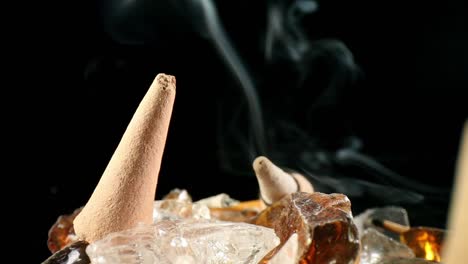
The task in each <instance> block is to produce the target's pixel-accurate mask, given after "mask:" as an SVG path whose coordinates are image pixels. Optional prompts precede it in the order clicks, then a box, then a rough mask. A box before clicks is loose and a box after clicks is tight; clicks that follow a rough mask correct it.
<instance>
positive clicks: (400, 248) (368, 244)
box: [360, 228, 414, 264]
mask: <svg viewBox="0 0 468 264" xmlns="http://www.w3.org/2000/svg"><path fill="white" fill-rule="evenodd" d="M395 257H400V258H414V253H413V251H411V249H410V248H409V247H407V246H406V245H404V244H402V243H400V242H398V241H395V240H393V239H392V238H390V237H387V236H386V235H384V234H382V233H380V232H379V231H377V230H375V229H373V228H369V229H366V231H364V234H363V236H362V237H361V254H360V259H361V262H360V264H379V263H381V261H382V260H384V259H388V258H395Z"/></svg>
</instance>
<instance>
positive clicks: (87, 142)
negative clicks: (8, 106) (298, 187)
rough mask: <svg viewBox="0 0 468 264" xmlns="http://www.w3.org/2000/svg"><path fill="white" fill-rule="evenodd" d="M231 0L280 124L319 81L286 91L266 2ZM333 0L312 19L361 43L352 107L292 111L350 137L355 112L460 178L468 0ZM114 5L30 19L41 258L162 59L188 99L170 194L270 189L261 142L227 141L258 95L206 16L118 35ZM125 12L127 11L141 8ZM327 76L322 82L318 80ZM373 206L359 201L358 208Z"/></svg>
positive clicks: (395, 145) (420, 161) (387, 157)
mask: <svg viewBox="0 0 468 264" xmlns="http://www.w3.org/2000/svg"><path fill="white" fill-rule="evenodd" d="M217 2H218V5H219V6H218V8H219V12H220V16H221V21H222V22H223V24H224V25H225V27H226V30H227V33H228V35H229V36H230V37H231V40H232V42H233V44H234V45H235V47H236V48H237V49H238V51H239V53H240V54H241V57H242V59H244V60H245V62H246V65H247V67H248V69H249V70H250V72H252V74H253V76H255V82H256V83H257V84H258V87H259V88H258V89H259V93H260V94H261V95H262V98H261V102H262V105H263V106H264V109H265V112H266V113H265V116H267V118H269V120H270V121H269V122H270V123H274V120H275V116H276V115H279V116H281V117H282V118H286V119H287V117H289V115H281V113H284V112H287V109H289V107H291V105H293V106H294V107H295V108H294V109H295V110H294V111H297V112H301V108H302V107H304V109H306V108H307V107H309V105H308V103H309V102H310V104H313V102H314V100H315V98H316V97H317V96H316V93H317V91H316V90H314V89H315V88H314V87H309V88H308V89H309V90H308V91H309V92H308V93H305V94H301V96H300V97H301V98H299V99H297V98H296V99H297V100H299V101H298V103H294V102H293V103H292V104H291V102H282V98H286V97H287V96H285V95H287V94H288V91H289V89H290V90H291V93H296V92H295V91H294V90H293V89H292V88H290V87H288V82H289V80H288V79H287V76H289V75H288V74H285V79H282V78H281V74H282V73H283V72H286V73H288V72H289V70H288V65H289V64H287V63H284V64H281V63H280V64H279V66H278V65H277V66H276V68H275V69H272V68H271V66H270V65H268V64H267V63H265V61H264V57H263V52H264V48H263V47H264V44H263V42H264V35H265V27H266V23H265V20H266V15H265V12H266V10H265V8H266V3H264V2H261V3H257V4H252V3H249V2H251V1H231V2H229V1H228V3H219V2H220V1H217ZM224 2H225V1H224ZM322 2H323V3H322ZM322 2H320V5H319V10H318V11H317V12H316V13H315V14H312V15H310V16H307V17H305V19H304V21H303V25H304V27H305V30H306V32H307V34H308V37H309V38H311V39H313V40H317V39H323V38H335V39H339V40H342V41H343V43H344V44H346V46H347V47H348V49H349V50H350V51H351V52H352V53H353V54H354V59H355V62H356V63H357V65H358V66H359V68H360V74H359V78H357V80H356V82H354V83H353V84H352V85H349V86H347V88H346V91H347V92H346V97H345V99H344V100H343V104H344V105H345V106H346V107H345V108H344V109H345V111H344V112H346V113H347V114H346V115H338V118H337V119H335V118H336V117H337V115H336V113H335V112H334V111H333V110H331V111H330V110H329V109H328V110H326V111H323V112H321V111H317V112H315V113H314V116H315V117H314V118H315V119H313V120H318V121H317V125H315V124H314V125H313V126H312V127H314V126H315V127H316V128H311V126H310V123H308V122H309V121H308V120H310V119H306V118H303V117H302V116H301V115H300V114H299V115H294V118H293V119H291V120H292V121H290V123H292V124H294V126H297V127H302V128H304V130H305V131H308V132H309V133H310V134H311V137H314V136H316V135H315V134H314V131H319V130H320V127H321V126H323V127H326V129H325V130H324V131H323V133H322V134H326V135H325V138H326V139H327V140H328V141H330V142H338V143H339V142H342V141H343V137H346V136H347V135H343V134H346V133H348V130H346V133H344V132H343V133H342V130H341V128H342V127H343V124H346V127H347V128H349V127H351V128H352V129H351V130H349V131H352V132H349V134H350V135H351V134H352V136H354V137H357V138H359V139H360V140H361V142H362V145H363V148H362V149H361V150H362V152H364V153H366V154H367V155H369V156H371V157H373V158H375V159H377V160H378V161H379V162H381V163H383V164H384V165H386V166H387V167H389V168H391V169H392V170H393V171H396V172H398V173H399V174H401V175H404V176H405V177H408V178H412V179H414V180H417V181H420V182H424V183H426V184H429V185H432V186H436V187H440V188H446V189H450V188H451V183H452V177H453V168H454V162H455V158H456V151H457V147H458V145H457V144H458V138H459V135H460V129H461V127H462V122H463V119H464V118H465V117H466V102H467V97H466V89H467V87H468V74H467V71H468V50H467V47H468V41H467V40H468V36H467V34H468V27H467V21H466V17H468V16H467V9H466V4H464V3H461V2H463V1H459V2H460V3H459V2H456V1H443V2H437V3H434V4H430V3H429V2H427V1H416V2H414V1H413V3H411V4H409V3H407V2H408V1H399V2H398V1H397V2H395V1H393V2H388V3H382V2H378V3H377V2H375V1H345V2H346V3H342V1H322ZM107 8H108V7H107V5H106V4H103V3H98V2H90V1H75V3H72V2H67V3H65V4H59V5H57V6H54V8H53V9H52V8H50V9H49V8H41V9H38V10H40V11H37V12H35V15H34V16H33V17H34V19H31V20H33V21H31V25H30V27H29V28H28V29H29V30H28V31H27V36H26V38H27V40H25V43H26V45H25V48H24V50H25V51H24V52H25V53H27V54H31V57H29V58H28V59H26V60H25V61H24V62H23V63H22V64H21V66H20V67H21V69H22V72H23V73H25V74H23V75H22V77H20V78H18V79H17V80H16V83H17V84H19V85H18V87H19V89H21V90H20V93H23V91H24V93H27V96H25V97H26V99H24V100H23V101H22V103H24V104H25V105H28V106H31V109H30V111H29V114H28V116H27V119H28V120H31V122H32V124H28V125H27V126H26V127H27V128H28V129H27V132H26V134H27V137H26V138H27V139H26V142H27V145H28V149H30V151H28V152H27V163H28V164H30V165H28V166H25V168H24V170H23V169H22V170H21V171H23V172H24V173H25V174H26V175H25V176H26V177H27V180H28V181H30V182H31V184H29V185H30V186H31V187H32V188H33V189H34V190H33V192H32V193H33V195H34V196H33V200H34V203H35V205H36V206H37V208H38V209H39V210H40V211H41V213H40V214H38V215H36V216H35V220H34V223H33V225H32V227H31V228H32V230H33V231H32V232H33V236H32V239H33V241H32V243H33V248H34V251H33V252H34V254H31V257H32V258H33V259H34V260H33V261H36V262H38V261H42V260H44V259H45V258H46V257H47V256H48V255H49V253H48V251H47V248H46V240H47V231H48V228H49V227H50V226H51V225H52V224H53V222H54V221H55V219H56V217H57V216H58V215H60V214H65V213H70V212H72V210H73V209H75V208H77V207H79V206H81V205H83V204H84V203H86V201H87V198H88V197H89V195H90V194H91V192H92V190H93V188H94V186H95V184H96V183H97V181H98V180H99V177H100V175H101V173H102V172H103V170H104V169H105V166H106V164H107V162H108V160H109V159H110V157H111V155H112V153H113V151H114V149H115V147H116V146H117V144H118V142H119V139H120V137H121V135H122V133H123V132H124V130H125V127H126V125H127V123H128V121H129V120H130V118H131V116H132V115H133V112H134V110H135V109H136V107H137V105H138V103H139V101H140V99H141V98H142V97H143V95H144V93H145V91H146V90H147V88H148V87H149V85H150V83H151V81H152V79H153V78H154V76H155V75H156V74H157V73H158V72H165V73H169V74H173V75H175V76H176V77H177V98H176V103H175V108H174V114H173V120H172V123H171V128H170V131H169V137H168V142H167V146H166V152H165V156H164V163H163V167H162V171H161V175H160V177H159V179H160V181H159V184H158V191H157V196H158V197H161V196H162V195H163V194H165V193H167V192H168V191H169V190H170V189H172V188H174V187H179V188H186V189H188V190H189V191H190V193H191V194H192V195H193V196H194V198H202V197H205V196H208V195H212V194H216V193H219V192H226V193H229V194H231V195H232V196H233V197H235V198H238V199H253V198H255V197H256V195H257V187H256V185H255V184H256V183H255V178H254V177H253V174H252V172H249V171H248V168H249V166H250V162H251V155H253V153H252V152H248V151H247V152H243V151H242V148H239V149H236V148H235V146H236V144H237V142H235V141H234V142H230V145H229V146H231V147H227V146H225V145H220V140H219V138H220V137H221V138H222V137H223V126H221V128H220V123H222V122H221V121H220V119H221V120H223V119H224V120H228V119H230V118H232V117H233V116H235V115H236V113H237V112H240V114H239V115H241V116H242V114H245V109H244V110H239V109H242V107H243V106H245V100H244V98H243V96H242V93H241V92H240V90H239V85H238V83H237V82H236V80H235V78H233V75H232V73H231V72H230V71H229V70H228V68H227V67H226V66H225V64H224V63H223V60H222V59H221V57H220V56H219V54H218V53H217V52H216V50H215V49H214V47H213V45H212V43H211V42H210V41H209V40H208V39H206V38H203V37H201V36H200V35H199V34H198V32H197V31H194V30H192V29H191V24H193V23H195V22H193V23H190V22H187V21H188V20H183V19H185V18H184V16H186V15H187V14H188V13H189V12H190V11H189V9H185V7H184V8H182V9H180V10H172V9H157V8H153V9H151V8H147V9H145V11H140V12H143V13H144V14H145V15H141V17H140V18H141V19H136V20H135V19H134V18H133V19H132V18H128V21H130V22H128V23H130V25H133V24H132V23H134V25H136V26H137V27H139V28H141V29H142V30H141V32H140V31H139V32H136V33H135V32H132V34H130V33H129V34H127V33H125V34H124V33H122V35H120V36H118V37H119V39H116V38H115V37H116V36H117V35H118V34H117V35H116V34H115V32H114V35H111V34H109V24H106V23H110V22H109V18H108V16H109V14H108V13H106V12H110V11H108V9H107ZM155 16H157V17H159V20H158V19H155V18H154V17H155ZM36 17H37V19H36ZM104 18H106V19H108V20H105V19H104ZM106 21H107V22H106ZM122 21H123V22H121V21H120V20H117V22H115V21H114V22H115V23H124V24H125V23H126V22H125V21H127V20H125V19H123V20H122ZM155 21H156V22H155ZM111 22H112V20H111ZM114 22H112V23H114ZM112 23H111V25H113V24H112ZM106 25H107V27H106ZM114 26H115V24H114ZM112 28H113V27H111V29H112ZM130 28H132V27H130ZM142 32H143V33H144V36H145V37H144V38H141V34H143V33H142ZM153 33H154V34H153ZM138 34H140V35H138ZM134 40H137V41H134ZM142 40H143V41H142ZM321 68H322V67H321V66H320V64H319V67H317V72H318V73H319V74H317V75H319V77H320V74H324V75H326V74H328V73H327V71H325V72H320V69H321ZM291 76H294V75H291ZM317 78H318V77H317ZM322 82H324V81H317V83H319V85H317V86H318V87H320V83H322ZM312 83H314V82H312ZM340 102H341V101H340ZM230 109H231V110H232V111H231V110H230ZM279 109H280V110H279ZM282 110H284V111H282ZM220 116H221V118H220ZM23 117H24V116H22V118H23ZM242 120H243V119H240V121H239V122H238V123H237V126H236V127H237V128H238V129H239V130H240V133H243V132H245V131H246V130H248V125H247V123H246V122H242ZM272 120H273V121H272ZM324 120H325V121H324ZM334 120H336V122H335V121H334ZM19 123H22V122H21V121H19ZM267 123H268V122H267ZM270 130H274V129H273V128H271V129H270ZM270 130H269V131H270ZM337 131H338V132H337ZM273 132H274V131H273ZM322 136H323V135H322ZM221 141H223V140H221ZM227 141H229V139H227ZM228 143H229V142H228ZM338 143H337V144H338ZM331 145H333V144H331ZM232 146H234V147H232ZM326 147H328V145H327V146H323V148H326ZM284 149H288V148H287V147H285V148H284ZM284 149H282V148H277V149H276V152H282V151H284V152H286V150H284ZM330 149H331V150H335V149H336V147H335V146H331V147H330ZM296 150H297V149H293V150H287V151H291V152H293V151H296ZM226 151H227V152H233V153H235V154H236V155H237V156H241V157H242V156H245V158H240V159H239V158H238V159H236V162H234V163H233V164H237V165H238V164H240V165H239V166H241V167H242V166H243V167H242V169H239V170H236V169H235V168H234V169H232V168H231V169H229V170H227V169H226V167H225V166H224V165H225V162H226V160H225V159H224V158H222V157H221V155H220V153H224V152H226ZM236 151H237V152H236ZM292 155H293V154H292ZM234 156H235V155H234ZM237 156H236V157H237ZM276 157H278V158H277V159H276V161H277V162H279V163H280V164H282V165H289V166H293V165H291V164H288V162H287V161H283V160H281V158H279V157H281V155H277V156H276ZM233 159H235V158H233ZM223 164H224V165H223ZM223 166H224V167H223ZM358 173H359V172H358ZM19 174H22V173H20V172H19ZM18 176H20V175H18ZM442 196H443V198H444V199H442V201H441V202H440V203H438V204H437V206H436V207H438V208H436V210H439V213H438V214H437V218H435V219H430V220H427V219H423V218H418V217H414V215H413V218H414V221H413V223H414V224H431V225H437V226H441V227H443V226H444V225H445V213H446V210H447V205H448V197H449V194H446V195H442ZM353 205H354V204H353ZM369 206H372V204H369ZM426 206H427V205H426ZM365 207H367V204H365V205H362V204H361V205H359V204H356V208H365ZM410 214H411V212H410Z"/></svg>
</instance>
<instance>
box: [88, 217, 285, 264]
mask: <svg viewBox="0 0 468 264" xmlns="http://www.w3.org/2000/svg"><path fill="white" fill-rule="evenodd" d="M278 244H279V239H278V237H277V236H276V235H275V233H274V231H273V230H272V229H269V228H265V227H262V226H257V225H252V224H247V223H230V222H214V221H208V220H193V219H189V220H180V221H160V222H157V223H155V224H153V225H152V226H144V225H140V226H138V227H136V228H133V229H130V230H126V231H122V232H117V233H113V234H110V235H108V236H107V237H105V238H104V239H102V240H99V241H96V242H94V243H92V244H91V245H90V246H88V248H87V249H86V252H87V253H88V255H89V256H90V259H91V261H92V262H93V263H94V262H96V263H100V264H107V263H115V264H118V263H145V264H146V263H158V264H175V263H177V264H183V263H207V264H224V263H225V264H228V263H258V262H259V261H260V260H261V259H262V258H263V256H264V255H265V254H266V253H268V252H269V251H271V250H272V249H273V248H274V247H276V246H277V245H278Z"/></svg>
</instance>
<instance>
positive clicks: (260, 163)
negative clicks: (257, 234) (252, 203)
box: [253, 156, 314, 205]
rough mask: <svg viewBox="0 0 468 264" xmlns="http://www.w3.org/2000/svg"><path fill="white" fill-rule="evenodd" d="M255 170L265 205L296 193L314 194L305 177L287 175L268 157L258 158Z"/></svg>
mask: <svg viewBox="0 0 468 264" xmlns="http://www.w3.org/2000/svg"><path fill="white" fill-rule="evenodd" d="M253 168H254V171H255V174H256V175H257V180H258V185H259V186H260V195H261V199H262V200H263V202H264V203H265V205H270V204H272V203H274V202H276V201H278V200H280V199H281V198H283V197H284V196H285V195H288V194H291V193H294V192H309V193H313V192H314V188H313V187H312V184H311V183H310V182H309V181H308V180H307V179H306V178H305V177H304V176H302V175H300V174H299V173H296V172H294V173H287V172H285V171H283V170H282V169H281V168H279V167H278V166H276V165H275V164H273V163H272V162H271V161H270V160H269V159H268V158H266V157H263V156H260V157H258V158H256V159H255V160H254V162H253Z"/></svg>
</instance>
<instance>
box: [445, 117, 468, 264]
mask: <svg viewBox="0 0 468 264" xmlns="http://www.w3.org/2000/svg"><path fill="white" fill-rule="evenodd" d="M463 131H464V132H463V134H462V138H461V141H460V150H459V155H458V161H457V173H456V177H455V184H454V192H453V194H452V202H451V205H450V215H449V224H448V227H449V232H448V238H447V243H446V244H445V245H444V248H443V250H442V253H443V256H442V261H443V263H446V264H458V263H466V261H467V259H468V250H467V246H466V245H467V244H468V225H467V222H466V216H467V215H468V120H466V121H465V125H464V130H463Z"/></svg>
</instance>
